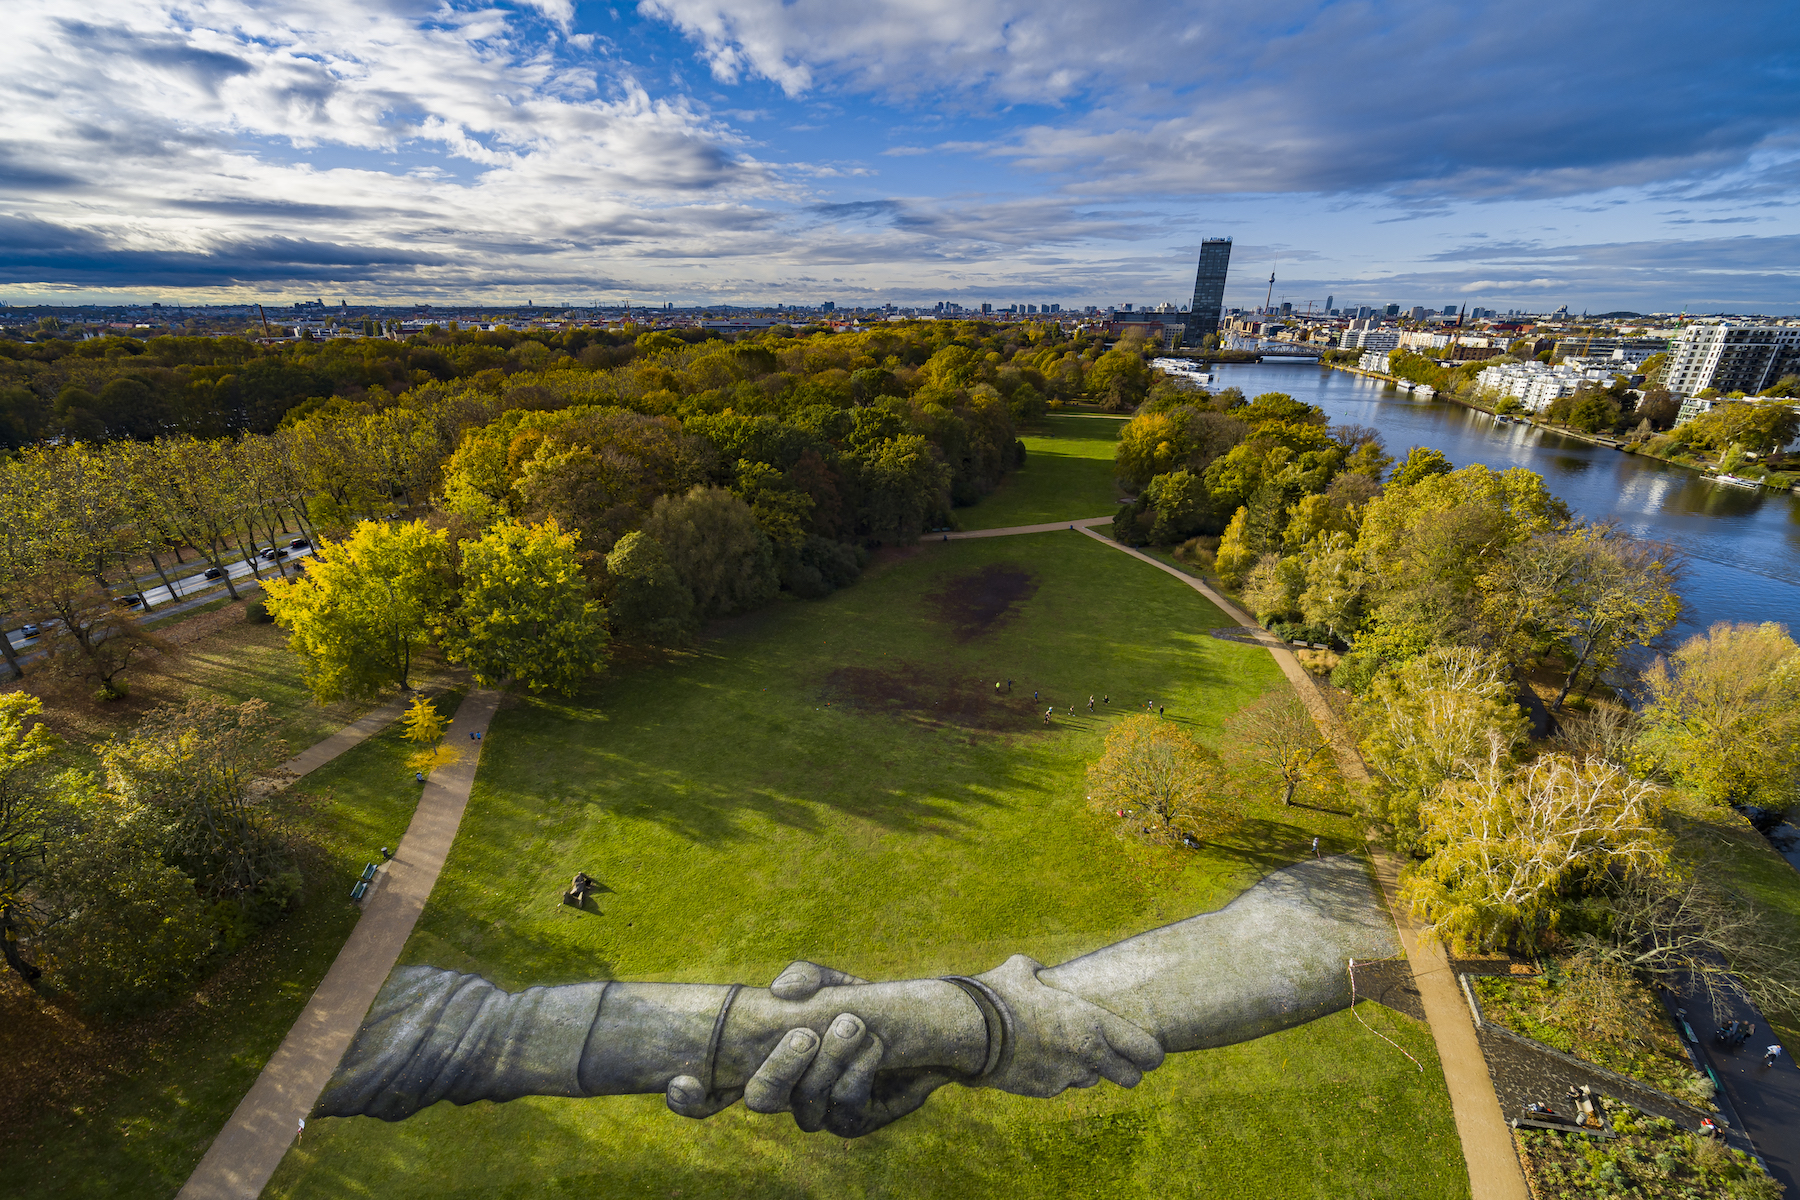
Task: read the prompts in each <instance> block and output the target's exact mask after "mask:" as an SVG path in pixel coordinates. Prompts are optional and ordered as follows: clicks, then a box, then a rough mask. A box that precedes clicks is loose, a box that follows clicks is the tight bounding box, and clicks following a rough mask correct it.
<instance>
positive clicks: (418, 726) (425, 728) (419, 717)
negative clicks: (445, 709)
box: [403, 695, 444, 746]
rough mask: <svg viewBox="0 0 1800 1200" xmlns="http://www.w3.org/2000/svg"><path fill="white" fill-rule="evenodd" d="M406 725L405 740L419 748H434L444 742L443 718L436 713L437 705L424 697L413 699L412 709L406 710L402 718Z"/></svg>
mask: <svg viewBox="0 0 1800 1200" xmlns="http://www.w3.org/2000/svg"><path fill="white" fill-rule="evenodd" d="M403 720H404V721H405V723H406V740H407V741H409V742H414V743H417V744H418V745H420V746H435V745H436V744H437V743H439V742H441V741H443V740H444V718H443V716H442V715H441V714H440V713H439V712H438V710H437V705H435V704H433V703H432V702H431V701H429V700H427V699H426V698H425V697H424V696H422V695H421V696H415V697H413V702H412V707H410V708H408V709H407V710H406V716H405V717H404V718H403Z"/></svg>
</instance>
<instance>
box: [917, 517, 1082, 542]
mask: <svg viewBox="0 0 1800 1200" xmlns="http://www.w3.org/2000/svg"><path fill="white" fill-rule="evenodd" d="M1110 524H1112V514H1111V513H1108V514H1107V515H1106V516H1104V517H1077V518H1076V519H1075V520H1073V521H1046V522H1045V523H1044V524H1042V525H1008V526H1006V527H1005V528H1003V529H965V530H963V531H962V532H961V533H927V534H922V535H921V536H920V537H919V540H920V541H921V542H960V541H963V540H965V539H967V538H990V537H1011V536H1012V535H1013V534H1015V533H1055V532H1056V531H1057V530H1059V529H1080V530H1082V531H1083V532H1084V533H1085V532H1086V531H1087V530H1088V528H1089V527H1091V526H1094V525H1110Z"/></svg>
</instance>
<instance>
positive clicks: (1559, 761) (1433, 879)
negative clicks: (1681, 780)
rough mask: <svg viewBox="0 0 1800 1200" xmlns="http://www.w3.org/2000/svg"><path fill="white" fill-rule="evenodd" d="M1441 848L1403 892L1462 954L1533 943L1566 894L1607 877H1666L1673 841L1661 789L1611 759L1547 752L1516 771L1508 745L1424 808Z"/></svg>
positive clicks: (1429, 842)
mask: <svg viewBox="0 0 1800 1200" xmlns="http://www.w3.org/2000/svg"><path fill="white" fill-rule="evenodd" d="M1420 815H1421V820H1422V822H1423V825H1424V833H1423V842H1424V845H1425V846H1427V847H1428V848H1429V849H1430V850H1431V855H1430V857H1429V858H1427V859H1426V860H1425V862H1424V863H1423V864H1421V865H1420V866H1419V867H1418V869H1417V870H1416V871H1414V872H1413V873H1412V874H1411V875H1410V876H1409V877H1408V878H1407V879H1406V880H1405V881H1404V882H1403V884H1402V887H1401V895H1402V897H1403V898H1404V899H1405V900H1406V901H1407V902H1408V903H1409V904H1410V905H1411V906H1412V909H1413V911H1414V912H1415V913H1417V914H1418V915H1419V916H1421V917H1424V918H1425V919H1426V920H1428V921H1429V922H1430V926H1429V928H1430V930H1431V932H1432V934H1433V935H1434V936H1435V937H1437V938H1438V939H1439V940H1441V941H1443V942H1444V943H1446V944H1448V945H1450V946H1452V947H1455V948H1457V949H1462V950H1467V949H1471V948H1474V949H1480V950H1493V949H1496V948H1498V947H1500V946H1504V945H1513V946H1517V947H1518V948H1520V949H1523V950H1527V951H1530V950H1534V949H1536V948H1537V947H1538V946H1539V945H1540V944H1541V943H1542V940H1543V938H1544V936H1545V935H1546V934H1548V933H1549V932H1550V931H1552V930H1553V929H1554V928H1555V927H1556V924H1557V918H1558V916H1559V914H1560V908H1559V901H1560V900H1561V899H1563V897H1564V895H1565V893H1567V892H1569V891H1571V890H1573V889H1574V888H1576V887H1577V886H1579V885H1582V884H1592V883H1595V882H1597V881H1598V880H1599V879H1600V878H1601V877H1603V876H1606V875H1608V874H1610V875H1614V876H1623V875H1630V874H1633V873H1640V872H1655V871H1657V870H1659V869H1661V867H1662V865H1663V864H1664V863H1665V862H1667V861H1668V857H1669V849H1670V843H1669V838H1668V835H1667V834H1666V833H1664V832H1663V830H1662V827H1661V825H1660V822H1659V820H1658V817H1659V804H1658V799H1657V790H1656V788H1655V787H1654V786H1652V785H1650V784H1647V783H1644V782H1642V781H1640V780H1635V779H1633V778H1631V776H1630V775H1628V774H1627V773H1626V772H1625V770H1624V768H1622V767H1620V766H1618V765H1617V764H1615V763H1609V762H1605V761H1603V760H1601V759H1586V760H1577V759H1574V758H1570V757H1568V756H1567V755H1562V754H1544V755H1540V756H1539V757H1538V758H1536V759H1535V760H1533V761H1532V762H1531V763H1529V764H1526V765H1524V766H1519V767H1515V766H1513V764H1512V763H1511V761H1510V759H1509V756H1508V755H1507V753H1506V747H1505V743H1504V741H1503V740H1501V739H1500V738H1495V739H1493V740H1492V742H1491V743H1490V753H1489V754H1488V756H1487V758H1486V760H1485V761H1483V762H1481V763H1479V764H1478V765H1476V766H1475V767H1474V769H1473V770H1471V771H1468V772H1467V773H1466V774H1463V775H1462V776H1461V777H1458V778H1452V779H1448V780H1446V781H1445V782H1444V784H1443V785H1442V787H1441V788H1439V789H1438V790H1437V791H1436V792H1434V793H1433V794H1432V795H1431V796H1430V797H1429V798H1427V799H1426V800H1425V802H1424V804H1423V806H1422V809H1421V814H1420Z"/></svg>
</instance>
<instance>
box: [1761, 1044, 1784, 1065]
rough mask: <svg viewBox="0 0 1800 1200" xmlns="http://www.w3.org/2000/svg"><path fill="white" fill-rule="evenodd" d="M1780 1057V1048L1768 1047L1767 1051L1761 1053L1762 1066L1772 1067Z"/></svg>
mask: <svg viewBox="0 0 1800 1200" xmlns="http://www.w3.org/2000/svg"><path fill="white" fill-rule="evenodd" d="M1780 1057H1781V1047H1780V1046H1770V1047H1769V1048H1768V1049H1767V1050H1764V1051H1763V1066H1765V1067H1772V1066H1774V1065H1775V1060H1776V1059H1778V1058H1780Z"/></svg>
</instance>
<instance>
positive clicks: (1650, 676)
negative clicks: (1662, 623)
mask: <svg viewBox="0 0 1800 1200" xmlns="http://www.w3.org/2000/svg"><path fill="white" fill-rule="evenodd" d="M1644 684H1645V688H1646V691H1647V692H1648V698H1647V701H1646V703H1645V705H1644V710H1643V731H1642V733H1641V734H1640V736H1639V740H1638V745H1637V749H1636V762H1637V765H1638V766H1639V767H1640V768H1642V769H1644V770H1650V771H1655V770H1661V771H1665V772H1667V773H1668V775H1669V776H1670V777H1671V778H1673V779H1674V780H1675V781H1676V782H1677V783H1680V784H1682V785H1684V786H1686V787H1688V788H1690V789H1692V790H1693V791H1694V792H1696V793H1697V794H1699V795H1700V796H1702V797H1704V798H1705V799H1707V800H1711V801H1713V802H1714V803H1718V804H1757V805H1761V806H1762V807H1764V808H1770V809H1775V810H1781V809H1784V808H1786V807H1787V806H1788V805H1790V804H1792V803H1793V800H1794V796H1795V791H1796V786H1797V784H1800V646H1796V645H1795V643H1794V639H1793V638H1791V637H1790V636H1788V632H1787V630H1786V629H1785V628H1783V627H1782V626H1780V625H1777V624H1775V623H1773V622H1765V623H1764V624H1761V625H1750V624H1728V623H1725V622H1720V623H1719V624H1716V625H1714V626H1713V627H1712V628H1711V629H1709V630H1707V631H1706V632H1705V633H1703V634H1696V635H1695V636H1694V637H1691V638H1689V639H1688V640H1687V641H1686V642H1684V643H1683V644H1682V646H1681V648H1680V649H1678V650H1676V651H1675V653H1674V654H1673V655H1671V656H1670V657H1668V658H1659V659H1657V660H1656V662H1654V663H1653V664H1651V666H1650V669H1649V670H1648V671H1646V672H1645V674H1644Z"/></svg>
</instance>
